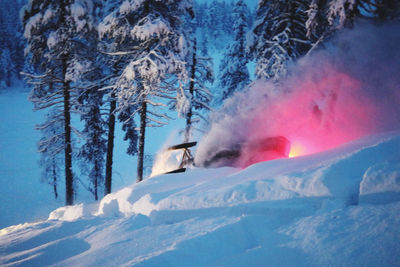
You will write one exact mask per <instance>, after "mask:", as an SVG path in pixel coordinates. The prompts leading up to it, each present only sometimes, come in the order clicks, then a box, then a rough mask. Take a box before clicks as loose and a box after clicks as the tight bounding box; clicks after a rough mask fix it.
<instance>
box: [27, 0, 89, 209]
mask: <svg viewBox="0 0 400 267" xmlns="http://www.w3.org/2000/svg"><path fill="white" fill-rule="evenodd" d="M92 15H93V2H92V1H89V0H87V1H86V0H81V1H79V0H76V1H72V0H69V1H62V2H60V1H50V0H30V1H29V2H28V3H27V4H26V5H25V7H24V8H23V10H22V18H23V25H24V36H25V38H26V39H27V42H28V45H27V48H26V51H27V53H29V54H30V59H31V64H33V65H34V66H35V73H32V74H26V77H27V79H28V81H29V82H30V83H31V84H33V85H34V87H33V89H32V92H31V97H30V100H31V101H32V102H33V103H34V104H35V108H37V109H47V108H49V107H56V108H57V109H56V110H57V111H59V114H57V115H54V116H53V117H54V118H57V119H61V118H62V120H63V122H64V125H63V130H64V132H63V136H64V139H63V146H64V167H65V168H64V169H65V188H66V193H65V198H66V204H67V205H72V204H73V202H74V195H75V193H74V178H73V173H72V137H71V133H72V130H73V128H72V126H71V112H72V111H73V110H74V106H73V105H74V102H75V101H76V99H77V96H78V94H79V93H80V92H79V90H78V88H76V85H78V83H79V81H80V79H81V76H82V75H84V74H85V73H86V72H88V69H90V65H91V62H90V59H88V58H87V56H88V55H90V49H88V48H91V46H90V45H88V44H90V43H91V40H90V38H91V37H92V36H95V35H93V34H91V33H93V29H94V27H93V26H94V25H93V17H92ZM49 123H50V124H52V123H57V121H55V120H51V121H49ZM49 127H50V126H49ZM44 133H49V132H44ZM50 133H51V132H50ZM46 138H51V136H47V137H46ZM44 153H46V152H45V151H44Z"/></svg>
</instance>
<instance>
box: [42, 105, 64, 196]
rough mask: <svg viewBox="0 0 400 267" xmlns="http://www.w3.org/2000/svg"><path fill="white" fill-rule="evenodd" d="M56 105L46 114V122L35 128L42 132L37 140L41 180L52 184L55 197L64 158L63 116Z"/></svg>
mask: <svg viewBox="0 0 400 267" xmlns="http://www.w3.org/2000/svg"><path fill="white" fill-rule="evenodd" d="M57 109H58V108H57V107H54V108H52V109H51V110H50V111H49V113H48V114H47V116H46V117H47V119H46V122H45V123H43V124H41V125H38V126H37V127H36V128H37V129H38V130H40V131H41V132H42V138H41V139H40V141H39V142H38V151H39V152H40V155H41V157H40V166H41V167H42V181H43V182H46V183H48V184H49V185H51V186H52V188H53V192H54V197H55V199H57V198H58V190H57V187H58V184H59V182H60V180H61V177H62V171H63V170H62V162H63V159H64V155H63V151H64V131H63V125H64V118H63V116H62V115H61V114H62V113H60V111H59V110H57Z"/></svg>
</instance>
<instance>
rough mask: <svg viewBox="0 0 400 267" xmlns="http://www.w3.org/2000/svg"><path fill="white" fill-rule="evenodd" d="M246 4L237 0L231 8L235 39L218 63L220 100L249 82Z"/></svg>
mask: <svg viewBox="0 0 400 267" xmlns="http://www.w3.org/2000/svg"><path fill="white" fill-rule="evenodd" d="M249 13H250V12H249V10H248V8H247V5H246V4H245V3H244V2H243V1H242V0H239V1H238V2H237V3H236V4H235V7H234V9H233V14H234V18H235V21H234V26H233V32H234V35H235V39H234V41H233V43H232V44H230V45H229V46H228V47H227V50H226V52H225V54H224V57H223V59H222V61H221V64H220V72H219V80H220V87H221V89H222V95H221V100H224V99H226V98H228V97H229V96H231V95H232V94H233V93H234V92H236V91H238V90H241V89H243V88H244V87H245V86H246V85H247V84H249V82H250V78H249V71H248V69H247V66H246V64H247V63H248V61H249V59H248V56H247V55H246V33H247V25H248V22H247V18H246V14H249Z"/></svg>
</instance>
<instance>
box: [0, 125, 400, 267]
mask: <svg viewBox="0 0 400 267" xmlns="http://www.w3.org/2000/svg"><path fill="white" fill-rule="evenodd" d="M398 151H400V132H391V133H386V134H380V135H375V136H370V137H366V138H363V139H361V140H357V141H354V142H351V143H348V144H346V145H343V146H341V147H339V148H337V149H333V150H329V151H325V152H323V153H319V154H314V155H309V156H303V157H298V158H291V159H279V160H273V161H268V162H262V163H258V164H254V165H252V166H250V167H248V168H246V169H243V170H240V169H235V168H217V169H191V170H189V171H188V172H187V173H183V174H170V175H159V176H155V177H152V178H149V179H146V180H144V181H143V182H141V183H137V184H133V185H131V186H129V187H126V188H123V189H122V190H119V191H117V192H114V193H112V194H109V195H107V196H106V197H104V198H103V199H102V200H101V201H100V202H99V203H92V204H79V205H76V206H70V207H63V208H59V209H57V210H56V211H53V212H52V213H51V214H50V216H49V220H47V221H44V222H39V223H35V224H25V225H19V226H12V227H8V228H5V229H3V230H2V231H1V234H2V235H1V239H0V264H2V265H12V264H29V265H37V264H46V265H51V264H55V265H57V266H74V265H85V266H88V265H99V264H101V265H118V266H132V265H135V266H136V265H138V266H149V265H150V266H160V265H170V266H183V265H187V264H188V263H190V264H191V265H192V264H193V265H194V266H205V265H207V266H210V265H211V266H232V265H235V266H242V265H253V266H254V265H260V264H261V265H263V264H265V263H268V265H271V266H278V265H279V266H281V265H283V266H294V265H295V266H310V265H311V266H347V265H352V266H354V265H380V264H384V265H385V266H396V265H398V264H399V263H400V246H399V245H398V240H399V238H400V230H399V228H398V224H399V223H400V216H399V215H398V214H400V213H399V211H400V193H399V192H400V165H399V163H398V162H399V160H400V155H399V153H398ZM127 248H129V251H130V252H129V253H126V249H127ZM56 250H57V253H54V252H55V251H56Z"/></svg>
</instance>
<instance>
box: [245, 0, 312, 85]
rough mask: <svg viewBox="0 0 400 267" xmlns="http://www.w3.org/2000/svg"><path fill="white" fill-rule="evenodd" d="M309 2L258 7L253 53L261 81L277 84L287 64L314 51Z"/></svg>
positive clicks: (279, 1) (264, 1) (277, 0)
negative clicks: (308, 30) (308, 23)
mask: <svg viewBox="0 0 400 267" xmlns="http://www.w3.org/2000/svg"><path fill="white" fill-rule="evenodd" d="M307 10H308V5H307V1H305V0H295V1H282V0H272V1H267V0H262V1H260V3H259V5H258V10H257V22H256V23H255V26H254V28H253V35H252V40H251V42H250V45H249V50H250V52H251V53H252V56H253V57H254V58H255V59H256V60H257V65H256V75H257V77H258V78H266V79H271V80H272V81H274V82H277V81H278V80H279V79H280V78H282V77H284V76H285V75H286V73H287V64H288V63H289V62H290V61H291V60H294V59H296V58H298V57H299V56H301V55H304V54H305V53H306V52H307V51H308V49H309V48H310V41H309V40H308V39H307V38H306V28H305V22H306V20H307V14H306V11H307Z"/></svg>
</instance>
